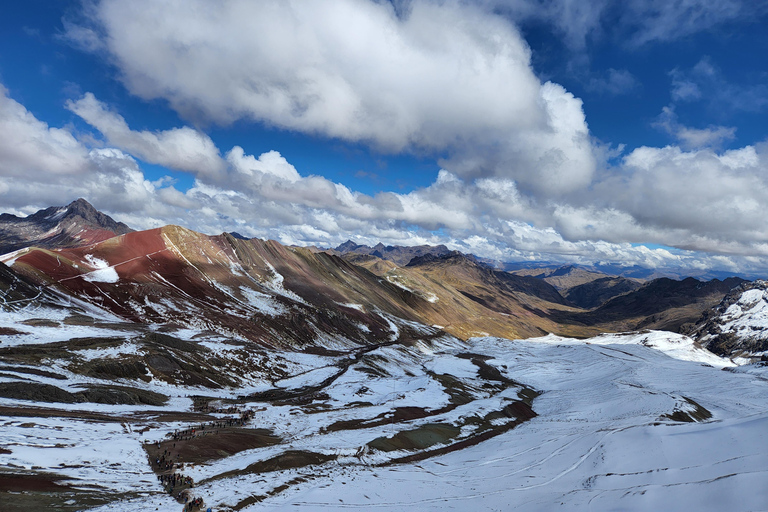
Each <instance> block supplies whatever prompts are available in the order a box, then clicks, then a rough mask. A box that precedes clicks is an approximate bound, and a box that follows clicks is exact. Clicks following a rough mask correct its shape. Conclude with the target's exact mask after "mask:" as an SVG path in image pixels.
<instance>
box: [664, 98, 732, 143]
mask: <svg viewBox="0 0 768 512" xmlns="http://www.w3.org/2000/svg"><path fill="white" fill-rule="evenodd" d="M653 126H655V127H656V128H659V129H661V130H663V131H665V132H667V133H668V134H670V135H672V136H673V137H674V138H675V139H676V140H677V141H678V142H679V143H680V144H681V146H682V147H683V148H685V149H699V148H720V147H722V145H723V144H724V143H725V142H727V141H731V140H733V139H735V138H736V128H735V127H732V126H713V125H710V126H708V127H707V128H691V127H689V126H683V125H682V124H680V123H679V122H678V119H677V114H676V113H675V109H674V107H664V108H662V110H661V114H659V116H658V117H657V118H656V121H655V122H654V123H653Z"/></svg>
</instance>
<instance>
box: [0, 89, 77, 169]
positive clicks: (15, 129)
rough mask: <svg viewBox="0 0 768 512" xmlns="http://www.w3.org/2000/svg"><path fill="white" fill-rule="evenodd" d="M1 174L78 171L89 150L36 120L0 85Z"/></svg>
mask: <svg viewBox="0 0 768 512" xmlns="http://www.w3.org/2000/svg"><path fill="white" fill-rule="evenodd" d="M0 134H2V136H0V176H1V177H9V176H29V175H30V174H46V175H60V174H79V173H83V172H85V171H87V170H88V168H89V165H88V164H89V162H88V151H87V150H86V149H85V148H84V147H83V146H82V145H81V144H80V143H79V142H78V141H77V140H76V139H75V138H74V137H73V136H72V134H71V133H69V132H68V131H67V130H64V129H61V128H54V127H50V126H48V125H47V124H46V123H44V122H42V121H40V120H38V119H37V118H36V117H35V116H34V115H33V114H32V113H31V112H29V111H28V110H27V109H26V108H25V107H24V106H23V105H21V104H20V103H18V102H17V101H15V100H13V99H12V98H11V97H10V96H9V93H8V90H7V89H6V88H5V87H4V86H3V85H2V84H0Z"/></svg>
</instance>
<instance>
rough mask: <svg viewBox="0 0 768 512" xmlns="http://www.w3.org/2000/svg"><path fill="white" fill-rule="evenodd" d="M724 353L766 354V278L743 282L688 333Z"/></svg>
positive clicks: (718, 352) (767, 283)
mask: <svg viewBox="0 0 768 512" xmlns="http://www.w3.org/2000/svg"><path fill="white" fill-rule="evenodd" d="M687 334H689V335H691V336H692V337H694V338H695V339H696V340H697V341H698V342H699V343H700V344H701V345H702V346H703V347H705V348H707V349H708V350H710V351H711V352H714V353H715V354H717V355H720V356H723V357H731V358H734V357H742V358H748V359H758V358H766V356H768V282H766V281H762V280H760V281H754V282H745V283H742V284H741V285H740V286H739V287H737V288H735V289H734V290H732V291H731V292H730V293H728V294H727V295H726V296H725V298H723V300H722V301H721V302H720V304H718V305H717V306H715V307H714V308H712V309H711V310H709V311H706V312H705V313H704V314H703V315H702V317H701V319H700V320H699V321H698V322H697V323H696V324H695V325H694V326H692V327H690V328H689V331H688V333H687Z"/></svg>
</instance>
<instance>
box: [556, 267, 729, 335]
mask: <svg viewBox="0 0 768 512" xmlns="http://www.w3.org/2000/svg"><path fill="white" fill-rule="evenodd" d="M743 282H744V279H741V278H738V277H730V278H728V279H725V280H723V281H720V280H719V279H713V280H711V281H699V280H698V279H694V278H692V277H689V278H686V279H683V280H682V281H676V280H674V279H669V278H666V277H662V278H659V279H654V280H653V281H650V282H648V283H646V284H644V285H642V286H641V287H640V288H638V289H636V290H634V291H631V292H629V293H625V294H623V295H619V296H617V297H614V298H612V299H610V300H608V301H607V302H606V303H604V304H603V305H602V306H600V307H598V308H597V309H595V310H593V311H589V312H583V313H582V312H576V313H573V312H566V313H561V312H556V313H555V314H554V316H553V318H555V319H556V320H557V321H560V322H566V323H567V322H576V323H579V324H584V325H595V326H601V329H603V330H606V331H620V330H636V329H662V330H668V331H678V330H679V329H680V328H681V327H682V326H683V325H684V324H686V323H691V322H695V321H696V320H697V319H698V318H699V317H700V316H701V314H702V312H704V311H706V310H708V309H709V308H711V307H712V306H714V305H716V304H717V303H718V302H720V300H721V299H722V298H723V296H724V295H725V294H727V293H728V292H730V291H731V290H732V289H733V288H735V287H737V286H739V285H740V284H741V283H743Z"/></svg>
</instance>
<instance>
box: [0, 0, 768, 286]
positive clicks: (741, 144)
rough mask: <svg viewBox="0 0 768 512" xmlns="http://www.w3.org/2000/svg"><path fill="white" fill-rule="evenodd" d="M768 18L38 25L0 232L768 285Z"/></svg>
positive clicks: (185, 19) (77, 21)
mask: <svg viewBox="0 0 768 512" xmlns="http://www.w3.org/2000/svg"><path fill="white" fill-rule="evenodd" d="M766 26H768V0H751V1H749V0H743V1H742V0H720V1H713V0H626V1H610V0H594V1H591V2H583V1H580V0H477V1H474V2H468V1H450V0H391V1H386V0H378V1H373V0H333V1H332V2H319V1H314V0H306V1H302V0H286V1H273V0H263V1H259V2H252V1H248V0H221V1H215V2H214V1H203V0H176V1H173V0H168V1H164V2H158V1H150V0H132V1H131V2H124V1H119V0H82V1H80V0H59V1H57V2H50V1H44V0H27V1H25V2H6V3H5V4H4V5H3V7H1V8H0V211H3V212H9V213H13V214H16V215H27V214H30V213H33V212H35V211H37V210H38V209H40V208H44V207H48V206H52V205H55V206H58V205H65V204H67V203H69V202H70V201H73V200H75V199H77V198H79V197H83V198H85V199H87V200H88V201H90V202H91V203H92V204H93V205H94V206H95V207H96V208H98V209H100V210H102V211H104V212H105V213H108V214H110V215H111V216H113V217H114V218H115V219H117V220H120V221H123V222H126V223H127V224H129V225H130V226H131V227H133V228H135V229H149V228H154V227H159V226H162V225H166V224H179V225H182V226H185V227H188V228H191V229H195V230H198V231H201V232H204V233H208V234H218V233H221V232H224V231H237V232H239V233H240V234H242V235H245V236H249V237H260V238H270V239H275V240H278V241H280V242H282V243H284V244H297V245H318V246H322V247H332V246H336V245H338V244H340V243H342V242H344V241H346V240H347V239H351V240H353V241H355V242H357V243H365V244H369V245H374V244H376V243H377V242H379V241H381V242H383V243H385V244H396V245H419V244H440V243H443V244H446V245H448V246H449V247H450V248H452V249H457V250H461V251H464V252H470V253H474V254H477V255H479V256H483V257H488V258H493V259H497V260H500V261H551V262H563V263H565V262H567V263H582V264H591V263H611V264H621V265H640V266H644V267H647V268H682V269H691V271H694V270H698V271H701V270H702V269H710V270H723V271H728V272H742V273H753V274H754V273H756V274H761V273H765V272H766V271H767V270H768V222H766V215H765V208H764V205H768V123H766V122H765V121H766V119H767V117H766V114H767V113H768V58H766V55H768V31H766Z"/></svg>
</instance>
